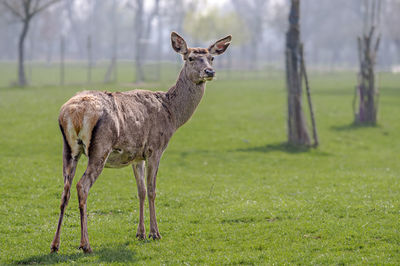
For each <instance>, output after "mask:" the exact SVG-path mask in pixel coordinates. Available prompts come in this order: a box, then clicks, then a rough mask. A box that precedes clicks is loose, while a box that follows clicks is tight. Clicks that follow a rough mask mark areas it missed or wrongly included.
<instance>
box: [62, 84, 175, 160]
mask: <svg viewBox="0 0 400 266" xmlns="http://www.w3.org/2000/svg"><path fill="white" fill-rule="evenodd" d="M164 97H165V94H164V93H163V92H151V91H145V90H134V91H128V92H114V93H110V92H99V91H84V92H80V93H78V94H77V95H75V96H74V97H72V98H71V99H70V100H69V101H67V102H66V103H65V104H64V105H63V106H62V107H61V111H60V116H59V122H60V125H61V128H62V129H63V130H64V135H65V137H66V139H67V141H68V144H69V145H70V147H71V150H72V153H73V154H78V153H79V151H80V150H82V146H83V151H84V152H85V154H86V155H88V150H89V147H90V144H91V143H90V142H91V139H92V137H93V136H92V135H93V134H94V133H93V130H94V128H95V126H96V125H98V124H99V123H100V124H101V128H100V129H99V130H96V133H95V134H102V135H101V139H102V142H107V143H109V142H111V143H112V147H113V151H112V152H111V154H110V156H109V159H108V161H107V164H106V166H108V167H121V166H125V165H128V164H129V163H131V162H133V161H135V160H142V159H145V158H146V157H147V156H150V155H151V153H153V152H158V151H161V152H162V151H163V150H164V149H165V148H166V146H167V144H168V141H169V139H170V138H171V136H172V134H173V133H174V131H175V128H174V127H173V121H172V119H173V118H172V117H171V113H170V112H169V110H168V106H167V105H166V103H165V101H164Z"/></svg>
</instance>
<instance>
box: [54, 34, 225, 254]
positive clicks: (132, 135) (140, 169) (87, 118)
mask: <svg viewBox="0 0 400 266" xmlns="http://www.w3.org/2000/svg"><path fill="white" fill-rule="evenodd" d="M171 41H172V46H173V48H174V49H175V50H176V51H177V52H179V53H181V54H182V55H183V57H184V58H185V60H186V59H187V57H188V56H189V55H190V56H191V54H195V56H194V57H195V58H191V60H186V62H185V64H184V66H183V69H182V70H181V72H180V74H179V77H178V80H177V82H176V84H175V85H174V86H172V87H171V88H170V89H169V90H168V91H167V92H161V91H159V92H152V91H145V90H133V91H127V92H115V93H109V92H100V91H84V92H80V93H78V94H77V95H75V96H74V97H72V98H71V99H70V100H69V101H67V102H66V103H65V104H64V105H63V106H62V107H61V110H60V116H59V123H60V128H61V131H62V133H63V135H64V152H63V175H64V191H63V194H62V197H61V205H60V210H61V211H60V217H59V221H58V226H57V231H56V234H55V236H54V239H53V242H52V244H51V250H52V252H55V251H57V250H58V249H59V244H60V230H61V224H62V220H63V216H64V212H65V208H66V206H67V204H68V201H69V198H70V186H71V184H72V180H73V178H74V175H75V169H76V165H77V162H78V160H79V157H80V155H81V154H82V153H84V154H85V155H87V156H88V158H89V160H88V166H87V169H86V171H85V174H84V175H83V176H82V178H81V179H80V180H79V182H78V184H77V186H76V187H77V191H78V200H79V209H80V213H81V245H80V248H82V249H83V251H84V252H91V248H90V245H89V237H88V232H87V213H86V208H87V207H86V201H87V196H88V193H89V189H90V187H91V186H92V185H93V183H94V182H95V181H96V179H97V178H98V176H99V175H100V173H101V171H102V170H103V168H104V167H112V168H118V167H124V166H127V165H132V168H133V172H134V175H135V178H136V184H137V189H138V195H139V209H140V212H139V225H138V230H137V234H136V236H137V237H138V238H139V239H143V238H145V237H146V234H145V227H144V218H143V215H144V200H145V197H146V187H145V183H146V185H147V196H148V199H149V209H150V234H149V237H150V238H153V239H159V238H161V235H160V233H159V231H158V226H157V220H156V212H155V197H156V177H157V171H158V165H159V162H160V159H161V156H162V154H163V152H164V150H165V149H166V147H167V145H168V142H169V140H170V138H171V137H172V135H173V134H174V132H175V131H176V130H177V129H178V128H179V127H180V126H182V125H183V124H184V123H185V122H186V121H188V120H189V119H190V117H191V116H192V114H193V113H194V111H195V109H196V107H197V105H198V104H199V103H200V100H201V98H202V96H203V94H204V89H205V81H207V80H211V79H212V77H213V76H214V71H213V68H212V62H211V61H212V60H211V54H210V52H209V49H205V48H187V46H186V42H185V41H184V40H183V38H182V37H180V36H179V35H178V34H176V33H172V34H171ZM229 42H230V37H227V38H225V39H224V41H223V42H221V43H219V44H218V45H222V46H224V47H225V48H224V49H226V48H227V47H228V45H229ZM214 45H215V44H214ZM210 47H213V46H210ZM220 53H221V52H220V51H216V53H214V55H217V54H220ZM145 167H146V169H145ZM145 170H146V171H145ZM145 172H146V174H147V176H146V182H145V176H144V175H145Z"/></svg>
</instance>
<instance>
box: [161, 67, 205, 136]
mask: <svg viewBox="0 0 400 266" xmlns="http://www.w3.org/2000/svg"><path fill="white" fill-rule="evenodd" d="M204 89H205V82H202V83H200V84H195V83H193V82H192V81H190V80H189V79H188V77H187V73H186V70H185V68H183V69H182V70H181V72H180V74H179V77H178V80H177V81H176V84H175V85H174V86H172V87H171V88H170V89H169V90H168V92H167V99H168V101H169V106H170V108H171V111H172V112H173V114H174V116H175V121H176V128H179V127H180V126H182V125H183V124H185V123H186V122H187V121H188V120H189V119H190V117H191V116H192V115H193V113H194V111H195V110H196V107H197V106H198V105H199V103H200V100H201V98H202V97H203V94H204Z"/></svg>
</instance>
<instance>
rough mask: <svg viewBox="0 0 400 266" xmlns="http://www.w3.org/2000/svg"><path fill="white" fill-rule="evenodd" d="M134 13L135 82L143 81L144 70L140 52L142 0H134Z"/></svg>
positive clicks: (141, 42)
mask: <svg viewBox="0 0 400 266" xmlns="http://www.w3.org/2000/svg"><path fill="white" fill-rule="evenodd" d="M136 4H137V6H136V14H135V30H136V34H135V35H136V36H135V49H136V51H135V65H136V82H137V83H139V82H143V81H144V79H145V77H144V71H143V54H142V46H143V40H142V38H143V26H144V25H143V24H144V23H143V12H144V8H143V5H144V3H143V0H136Z"/></svg>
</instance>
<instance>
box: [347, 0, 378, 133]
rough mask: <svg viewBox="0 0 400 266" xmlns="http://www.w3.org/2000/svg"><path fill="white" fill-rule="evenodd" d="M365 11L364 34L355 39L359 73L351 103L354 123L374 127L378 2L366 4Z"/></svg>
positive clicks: (375, 119) (376, 101)
mask: <svg viewBox="0 0 400 266" xmlns="http://www.w3.org/2000/svg"><path fill="white" fill-rule="evenodd" d="M365 10H366V11H365V14H364V33H363V35H362V36H360V37H358V39H357V44H358V57H359V62H360V71H359V73H358V85H357V87H356V93H355V100H354V101H353V109H354V123H356V124H371V125H375V124H376V123H377V113H378V96H379V91H378V88H377V86H376V82H375V64H376V54H377V52H378V48H379V43H380V35H378V36H376V34H375V30H376V25H377V24H378V23H379V16H380V14H379V13H380V1H376V0H374V1H372V2H371V6H370V5H369V2H368V3H366V8H365ZM375 14H376V15H375ZM357 104H358V106H357Z"/></svg>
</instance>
